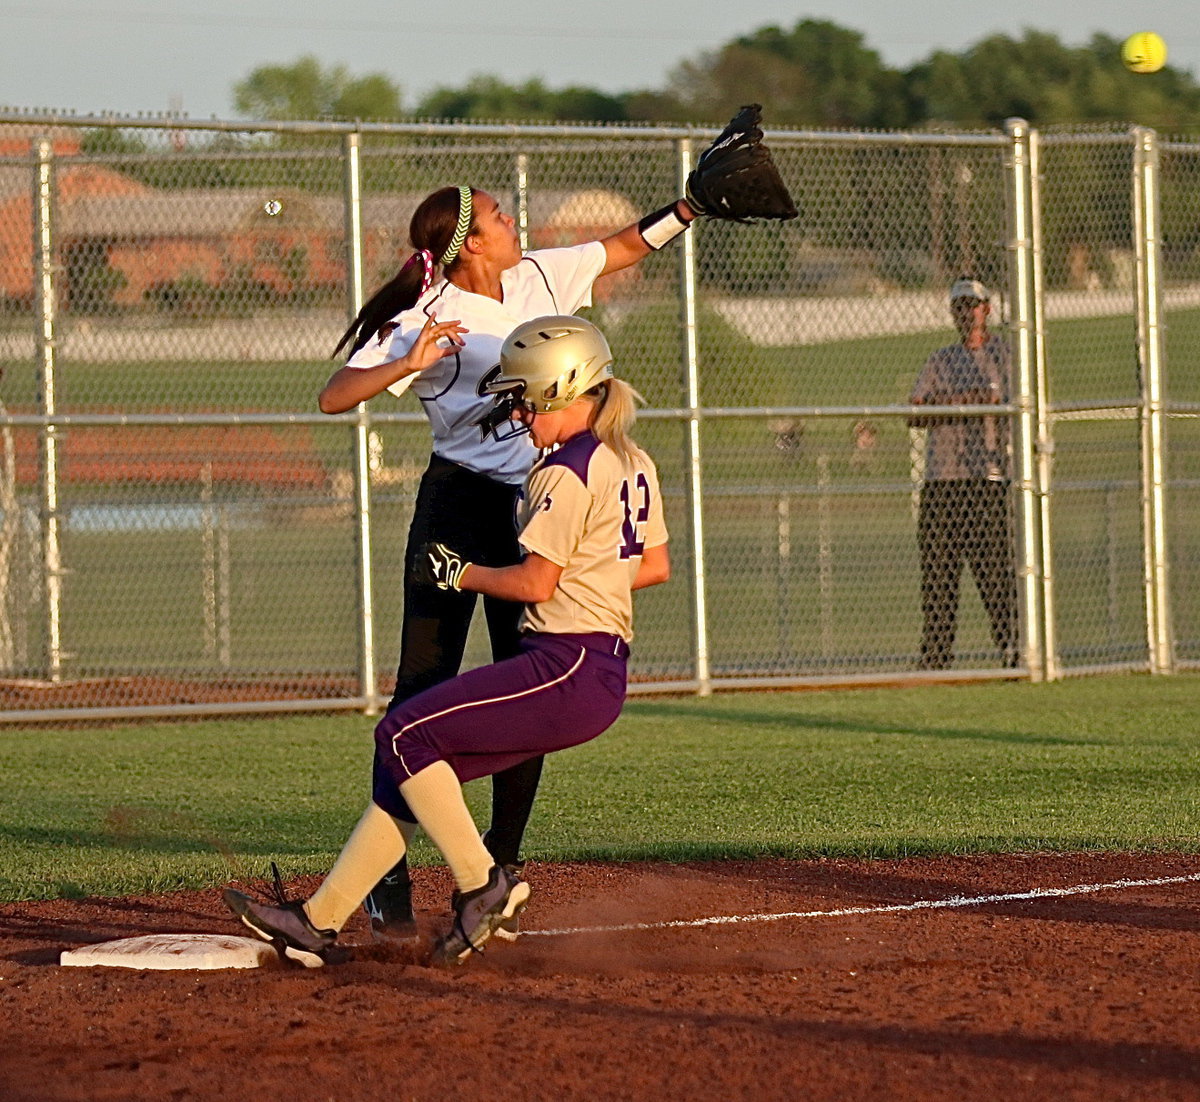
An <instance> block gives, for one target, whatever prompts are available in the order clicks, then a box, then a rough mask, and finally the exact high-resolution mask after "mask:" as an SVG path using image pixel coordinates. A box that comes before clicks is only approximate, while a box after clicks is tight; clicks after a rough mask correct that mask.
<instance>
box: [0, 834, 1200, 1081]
mask: <svg viewBox="0 0 1200 1102" xmlns="http://www.w3.org/2000/svg"><path fill="white" fill-rule="evenodd" d="M1198 871H1200V857H1196V856H1171V855H1113V854H1072V855H1046V854H1030V855H1018V856H1006V857H999V858H994V857H963V858H944V859H936V860H929V859H907V860H901V861H843V860H836V861H835V860H829V861H812V862H789V861H762V862H728V863H717V864H705V865H681V866H664V865H631V866H614V865H598V864H576V865H563V866H548V865H538V864H531V865H530V868H529V880H530V883H531V885H532V886H533V890H534V895H533V900H532V902H531V904H530V909H529V911H528V912H527V915H526V921H525V923H524V926H525V928H526V929H528V930H529V931H531V932H532V931H538V930H540V931H554V932H552V933H549V934H545V933H544V934H542V935H540V936H528V937H523V938H522V939H521V940H520V941H519V942H517V943H516V944H515V945H497V946H495V947H494V948H491V949H489V951H488V952H487V953H486V954H485V955H484V956H483V957H481V958H478V959H476V960H474V961H472V962H471V963H470V964H469V965H468V966H466V967H464V968H462V969H459V970H458V971H456V972H454V973H447V972H443V971H437V970H433V969H430V968H427V967H424V966H422V965H420V964H419V963H415V962H414V961H412V960H406V959H404V958H402V957H400V956H398V955H394V956H390V957H389V956H388V955H387V954H386V953H384V952H382V951H381V950H379V949H376V948H375V947H374V946H372V945H370V944H369V939H368V935H367V934H366V930H365V926H364V922H363V920H362V919H361V917H359V916H356V918H355V919H354V920H352V924H351V925H350V926H349V927H348V928H347V930H346V932H345V934H344V935H343V938H344V940H345V941H347V942H349V943H351V945H352V946H353V952H352V958H351V959H350V960H349V961H348V962H347V963H344V964H339V965H335V966H330V967H327V968H324V969H319V970H313V971H303V970H292V969H283V968H269V969H260V970H256V971H248V972H228V971H227V972H135V971H129V970H124V969H102V968H95V969H77V968H60V967H58V965H57V960H58V954H59V952H60V951H61V950H63V949H66V948H71V947H75V946H78V945H80V944H85V943H90V942H96V941H103V940H108V939H112V938H118V937H128V936H132V935H134V934H142V933H152V932H160V931H175V932H179V931H198V932H227V933H228V932H234V931H235V929H236V927H235V926H234V925H233V923H232V920H231V919H230V918H229V917H228V916H227V915H226V914H225V913H224V912H223V911H222V909H221V905H220V903H219V901H218V895H217V892H215V891H212V892H204V893H194V892H188V893H177V894H172V895H165V896H154V897H147V898H138V899H119V900H83V901H65V900H59V901H54V902H45V903H23V904H5V905H2V906H0V938H2V940H0V946H2V949H0V1035H2V1036H3V1038H4V1045H3V1049H2V1051H0V1098H3V1099H4V1100H5V1102H33V1100H38V1102H67V1100H70V1102H76V1100H79V1102H82V1100H88V1102H108V1100H118V1099H120V1100H125V1099H129V1100H132V1099H139V1100H146V1099H188V1100H201V1099H202V1100H209V1099H212V1100H215V1099H229V1098H261V1097H265V1098H275V1097H279V1096H283V1095H288V1096H290V1095H293V1094H295V1095H296V1096H298V1097H301V1098H304V1099H306V1100H323V1099H336V1100H337V1102H346V1100H356V1099H372V1100H373V1099H380V1100H383V1099H388V1100H393V1099H394V1100H397V1102H400V1100H407V1099H418V1100H425V1099H435V1098H437V1099H445V1098H449V1099H460V1100H464V1102H465V1100H469V1099H476V1098H480V1099H492V1098H496V1099H499V1098H509V1097H512V1098H530V1099H555V1100H557V1102H562V1100H564V1099H583V1098H587V1099H638V1100H640V1099H656V1100H660V1099H689V1100H694V1099H714V1100H715V1099H751V1098H753V1099H829V1100H833V1099H839V1100H845V1099H860V1098H863V1099H865V1098H871V1099H889V1100H901V1102H903V1100H910V1099H912V1100H915V1099H922V1100H924V1099H951V1098H953V1099H976V1098H978V1099H985V1098H988V1099H990V1098H998V1097H1006V1098H1012V1099H1020V1100H1041V1099H1047V1100H1049V1099H1053V1100H1055V1102H1064V1100H1074V1099H1079V1100H1084V1099H1087V1100H1089V1102H1091V1100H1096V1099H1139V1100H1146V1099H1190V1098H1198V1099H1200V1029H1198V1028H1197V1024H1198V1019H1200V882H1198V881H1196V880H1191V881H1187V880H1183V879H1181V878H1184V877H1189V876H1193V875H1195V874H1196V873H1197V872H1198ZM418 877H419V880H418V904H419V905H420V906H421V907H422V909H428V910H430V911H431V912H432V913H433V914H435V915H440V914H441V913H442V912H443V909H444V907H445V900H446V896H447V892H448V890H449V883H448V881H447V879H446V876H445V872H444V870H441V869H432V870H420V871H419V872H418ZM1172 878H1174V879H1175V882H1171V883H1160V884H1154V885H1146V884H1141V885H1140V886H1137V885H1130V884H1128V883H1126V884H1123V885H1121V886H1117V887H1107V888H1104V887H1099V886H1100V885H1113V884H1116V883H1118V882H1121V881H1139V882H1143V881H1147V880H1155V879H1168V880H1170V879H1172ZM1078 886H1087V887H1085V888H1084V890H1081V891H1079V892H1077V893H1073V894H1059V895H1042V896H1039V897H1036V898H1025V899H994V898H992V899H988V898H986V897H994V896H997V895H1009V894H1013V893H1027V892H1030V891H1033V890H1035V889H1037V890H1040V889H1067V888H1074V887H1078ZM293 887H294V889H295V891H296V892H297V893H303V891H304V890H305V889H311V887H312V883H311V882H297V883H296V884H295V885H293ZM956 897H957V898H958V900H959V902H958V903H956V904H954V905H952V906H945V905H944V904H945V902H946V901H948V900H953V899H955V898H956ZM981 899H982V901H981ZM921 901H930V902H932V903H937V904H938V905H937V906H924V907H914V906H913V904H916V903H919V902H921ZM888 907H891V908H893V909H891V910H883V909H882V908H888ZM846 909H854V910H855V912H856V913H851V914H845V913H843V914H830V913H825V912H833V911H844V910H846ZM814 911H815V912H822V913H821V914H819V915H809V914H808V912H814ZM781 914H790V915H793V916H794V917H789V918H778V919H773V920H763V918H762V916H764V915H768V916H769V915H781ZM724 916H729V917H734V916H743V918H744V919H746V920H744V921H730V922H721V923H707V924H702V925H677V926H664V925H662V924H663V923H668V922H682V921H687V920H694V919H703V918H717V917H724ZM638 923H643V924H646V928H644V929H623V930H608V931H607V932H605V931H603V930H597V928H598V927H611V926H628V925H630V924H638ZM436 924H437V920H435V919H432V918H431V919H430V922H429V933H430V934H431V935H432V934H433V933H434V932H436ZM581 928H586V929H582V930H581Z"/></svg>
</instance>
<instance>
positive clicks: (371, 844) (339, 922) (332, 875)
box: [304, 803, 417, 930]
mask: <svg viewBox="0 0 1200 1102" xmlns="http://www.w3.org/2000/svg"><path fill="white" fill-rule="evenodd" d="M416 829H417V828H416V824H415V823H406V822H404V821H403V820H402V819H394V818H392V816H391V815H389V814H388V813H387V812H386V811H384V810H383V808H381V807H380V806H379V805H378V804H374V803H372V804H368V805H367V810H366V811H364V812H363V816H362V818H361V819H359V820H358V825H357V826H356V827H355V828H354V830H353V832H352V833H351V835H350V837H349V839H347V841H346V844H345V845H344V846H343V847H342V852H341V853H340V854H339V855H338V859H337V860H336V861H335V862H334V865H333V868H332V869H330V870H329V873H328V874H327V875H326V877H325V879H324V880H322V881H321V886H320V887H319V888H317V890H316V892H315V893H314V894H313V897H312V898H311V899H310V900H309V901H308V902H307V903H305V904H304V909H305V911H307V912H308V917H309V920H310V921H311V922H312V924H313V925H314V926H315V927H316V928H317V929H318V930H340V929H341V928H342V927H343V926H344V925H345V924H346V920H347V919H348V918H349V917H350V916H351V915H352V914H353V913H354V912H355V911H356V910H357V909H358V908H359V907H360V906H362V901H363V900H364V899H365V898H366V896H367V892H369V891H370V890H371V889H372V888H373V887H375V885H376V884H377V883H379V878H380V877H381V876H383V874H384V873H386V872H387V870H388V869H390V868H391V867H392V866H393V865H394V864H395V863H396V862H397V861H398V860H399V859H400V858H401V857H402V856H403V855H404V853H405V851H406V850H407V849H408V843H409V841H410V840H411V838H412V835H413V833H414V832H415V831H416Z"/></svg>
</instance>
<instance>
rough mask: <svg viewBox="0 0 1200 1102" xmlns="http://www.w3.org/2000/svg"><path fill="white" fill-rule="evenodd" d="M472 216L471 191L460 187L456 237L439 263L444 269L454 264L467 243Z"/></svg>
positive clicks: (455, 228)
mask: <svg viewBox="0 0 1200 1102" xmlns="http://www.w3.org/2000/svg"><path fill="white" fill-rule="evenodd" d="M471 214H472V211H471V189H470V188H469V187H460V188H459V189H458V225H457V226H455V227H454V237H453V238H452V239H451V241H450V245H449V247H448V248H447V249H446V251H445V252H444V253H442V259H441V260H439V261H438V263H439V264H440V265H441V266H442V267H443V268H444V267H446V265H448V264H453V263H454V259H455V257H457V256H458V251H459V249H461V248H462V246H463V242H464V241H466V239H467V232H468V231H469V230H470V229H471Z"/></svg>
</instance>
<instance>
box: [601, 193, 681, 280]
mask: <svg viewBox="0 0 1200 1102" xmlns="http://www.w3.org/2000/svg"><path fill="white" fill-rule="evenodd" d="M695 217H696V214H695V212H694V211H693V210H692V208H691V207H689V206H688V205H687V202H686V201H685V200H683V199H678V200H676V202H675V203H674V204H673V209H672V206H671V205H668V206H666V207H663V209H662V210H660V211H655V213H654V214H648V215H646V217H645V218H643V219H641V220H640V221H638V222H634V223H633V224H632V225H630V226H626V227H625V228H624V229H623V230H620V231H618V232H617V233H614V234H613V235H612V236H611V237H605V238H604V239H603V240H602V241H601V242H600V243H601V244H602V245H603V246H604V251H605V252H606V253H607V254H608V259H607V261H605V264H604V268H603V270H602V271H601V272H600V275H608V274H610V273H611V272H619V271H621V269H622V268H628V267H631V266H632V265H634V264H636V263H637V262H638V261H639V260H644V259H645V258H646V257H648V256H649V255H650V254H651V253H652V252H655V251H656V250H657V249H660V248H661V247H662V244H665V243H666V241H663V242H662V244H658V243H656V242H657V241H658V238H657V237H656V236H655V233H654V227H656V226H665V229H666V232H670V230H671V229H674V230H675V233H674V234H672V236H676V235H677V234H679V233H682V232H683V230H685V229H686V228H687V227H688V226H689V225H690V224H691V222H692V221H693V220H694V219H695ZM672 219H674V222H673V221H672ZM662 232H663V231H662V230H660V234H661V233H662ZM667 240H670V238H667Z"/></svg>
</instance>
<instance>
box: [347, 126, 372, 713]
mask: <svg viewBox="0 0 1200 1102" xmlns="http://www.w3.org/2000/svg"><path fill="white" fill-rule="evenodd" d="M360 143H361V135H360V134H359V133H357V132H356V131H352V132H350V133H348V134H346V136H345V140H344V143H343V157H344V160H345V170H346V173H345V188H346V190H345V213H346V297H347V308H348V309H347V312H348V314H349V316H350V320H351V321H353V320H354V318H356V317H357V316H358V312H359V310H361V309H362V305H363V298H364V291H363V235H362V161H361V156H360ZM357 414H358V417H357V420H356V421H355V422H354V424H353V426H352V428H351V431H352V433H353V440H354V445H353V447H354V516H355V529H354V531H355V536H356V539H357V550H358V562H357V564H356V565H357V575H358V691H359V694H360V695H361V696H362V697H363V699H364V701H365V705H364V709H363V710H364V712H365V713H366V714H367V715H374V714H375V713H376V712H377V711H378V710H379V695H378V687H377V685H376V680H377V679H376V676H375V601H374V591H373V587H372V576H371V458H370V428H371V415H370V413H369V412H368V411H367V404H366V402H362V403H360V404H359V406H358V410H357Z"/></svg>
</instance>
